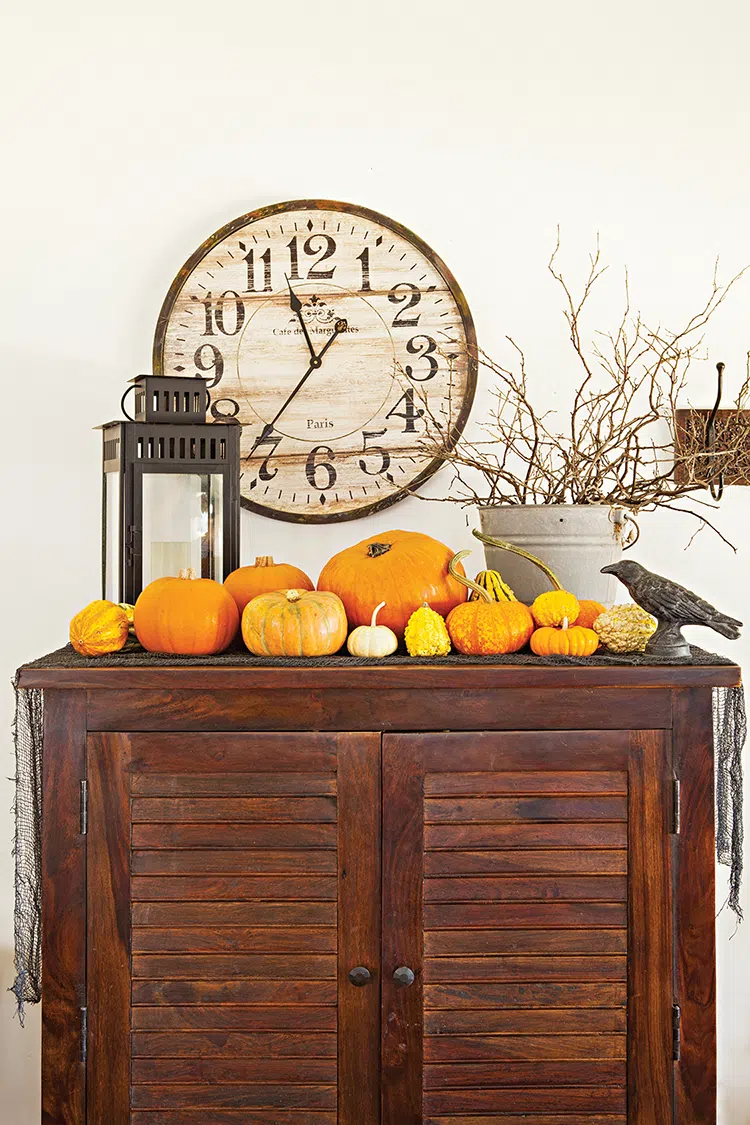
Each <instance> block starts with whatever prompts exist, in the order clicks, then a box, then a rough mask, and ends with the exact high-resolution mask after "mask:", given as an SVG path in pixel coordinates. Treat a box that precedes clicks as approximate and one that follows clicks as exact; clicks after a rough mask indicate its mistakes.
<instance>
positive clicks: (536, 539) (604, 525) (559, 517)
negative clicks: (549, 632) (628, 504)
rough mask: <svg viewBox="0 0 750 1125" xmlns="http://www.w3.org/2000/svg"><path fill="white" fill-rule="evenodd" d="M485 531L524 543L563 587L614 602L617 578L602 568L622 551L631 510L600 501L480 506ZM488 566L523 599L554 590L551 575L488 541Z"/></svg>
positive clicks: (486, 552) (485, 548)
mask: <svg viewBox="0 0 750 1125" xmlns="http://www.w3.org/2000/svg"><path fill="white" fill-rule="evenodd" d="M479 517H480V524H481V529H482V531H483V532H484V534H485V535H490V536H492V537H493V538H495V539H505V540H506V541H507V542H508V543H513V544H514V545H515V546H516V547H523V548H524V550H526V551H528V552H529V553H530V554H532V555H536V556H537V557H538V558H540V559H541V560H542V561H543V562H545V563H546V564H547V566H548V567H549V568H550V570H552V571H554V573H555V574H556V575H557V577H558V578H559V580H560V582H561V584H562V586H563V587H564V589H566V590H570V592H571V593H573V594H575V595H576V597H579V598H594V599H595V600H596V601H599V602H602V603H603V604H604V605H613V604H614V602H615V600H616V597H617V592H618V585H619V584H618V581H617V579H616V578H615V577H614V575H611V574H601V573H600V571H601V568H602V567H603V566H608V565H609V564H610V563H614V562H617V561H618V560H619V559H620V558H621V556H622V552H623V547H624V539H625V536H626V534H627V533H626V530H625V524H626V521H627V519H628V516H627V513H626V512H624V511H622V509H615V508H610V507H609V506H607V505H600V504H531V505H526V506H521V505H513V504H508V505H502V506H498V507H492V508H480V509H479ZM484 554H485V558H486V560H487V567H488V568H489V569H490V570H498V571H499V572H500V574H502V576H503V578H504V580H505V581H506V582H507V583H508V585H509V586H510V587H511V589H512V590H513V592H514V593H515V595H516V597H517V598H518V599H519V601H522V602H531V601H533V600H534V598H535V597H536V596H537V594H541V593H543V592H544V591H545V590H549V589H551V586H550V582H549V579H547V578H546V577H545V575H544V574H542V572H541V571H540V570H539V569H538V568H537V567H536V566H534V564H533V563H531V562H529V561H528V560H527V559H524V558H521V557H520V556H519V555H515V554H513V553H512V552H511V551H504V550H502V549H501V548H499V547H492V546H490V545H489V544H485V547H484Z"/></svg>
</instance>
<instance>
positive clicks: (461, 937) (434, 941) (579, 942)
mask: <svg viewBox="0 0 750 1125" xmlns="http://www.w3.org/2000/svg"><path fill="white" fill-rule="evenodd" d="M627 945H628V934H627V930H625V929H621V930H581V929H575V930H472V929H468V928H467V929H464V930H427V931H426V932H425V936H424V948H425V953H426V954H427V956H428V957H446V956H451V955H455V954H457V953H481V954H485V955H486V954H492V953H526V954H528V953H550V954H557V955H559V954H561V953H562V954H565V953H623V954H624V953H627Z"/></svg>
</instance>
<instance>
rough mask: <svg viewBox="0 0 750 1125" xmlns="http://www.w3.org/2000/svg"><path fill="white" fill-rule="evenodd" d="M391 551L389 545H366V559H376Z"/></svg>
mask: <svg viewBox="0 0 750 1125" xmlns="http://www.w3.org/2000/svg"><path fill="white" fill-rule="evenodd" d="M390 549H391V544H390V543H368V544H367V557H368V558H369V559H377V558H379V557H380V556H381V555H387V554H388V552H389V551H390Z"/></svg>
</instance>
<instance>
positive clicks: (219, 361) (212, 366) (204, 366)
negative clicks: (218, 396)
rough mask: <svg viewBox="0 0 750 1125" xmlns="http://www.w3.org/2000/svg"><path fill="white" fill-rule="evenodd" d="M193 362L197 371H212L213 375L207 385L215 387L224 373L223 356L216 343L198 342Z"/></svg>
mask: <svg viewBox="0 0 750 1125" xmlns="http://www.w3.org/2000/svg"><path fill="white" fill-rule="evenodd" d="M193 363H194V364H195V366H196V367H197V368H198V370H199V371H213V373H214V377H213V380H212V381H211V382H210V383H209V384H208V386H209V387H215V386H216V384H217V383H220V382H221V377H222V375H223V374H224V357H223V356H222V354H221V352H220V351H219V349H218V348H217V347H216V344H200V345H199V347H198V348H196V352H195V355H194V356H193Z"/></svg>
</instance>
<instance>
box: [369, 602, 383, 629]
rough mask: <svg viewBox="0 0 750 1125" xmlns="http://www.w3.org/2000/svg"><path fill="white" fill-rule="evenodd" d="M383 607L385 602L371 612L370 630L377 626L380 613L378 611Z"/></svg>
mask: <svg viewBox="0 0 750 1125" xmlns="http://www.w3.org/2000/svg"><path fill="white" fill-rule="evenodd" d="M384 605H385V602H380V604H379V605H376V606H375V609H374V610H373V611H372V617H371V619H370V628H371V629H374V628H375V626H376V625H377V623H378V614H379V613H380V611H381V609H382V608H383V606H384Z"/></svg>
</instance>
